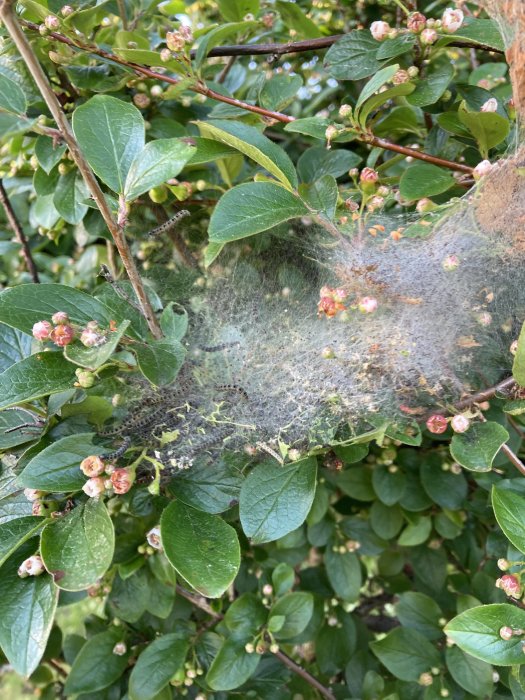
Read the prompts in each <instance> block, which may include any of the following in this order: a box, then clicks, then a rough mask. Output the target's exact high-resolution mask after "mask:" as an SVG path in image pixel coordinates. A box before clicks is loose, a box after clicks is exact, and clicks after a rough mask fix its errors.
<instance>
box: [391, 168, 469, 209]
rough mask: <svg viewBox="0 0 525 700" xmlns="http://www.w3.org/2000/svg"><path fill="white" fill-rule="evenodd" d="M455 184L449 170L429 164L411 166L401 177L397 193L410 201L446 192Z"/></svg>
mask: <svg viewBox="0 0 525 700" xmlns="http://www.w3.org/2000/svg"><path fill="white" fill-rule="evenodd" d="M455 184H456V181H455V179H454V176H453V175H452V173H451V172H450V170H444V169H443V168H439V167H438V166H437V165H432V164H431V163H419V164H417V165H411V166H410V167H409V168H407V169H406V170H405V172H404V173H403V175H402V176H401V181H400V183H399V192H400V193H401V196H402V197H403V198H404V199H408V200H410V201H412V200H414V199H421V198H423V197H431V196H432V195H436V194H441V192H446V191H447V190H449V189H450V188H451V187H453V186H454V185H455Z"/></svg>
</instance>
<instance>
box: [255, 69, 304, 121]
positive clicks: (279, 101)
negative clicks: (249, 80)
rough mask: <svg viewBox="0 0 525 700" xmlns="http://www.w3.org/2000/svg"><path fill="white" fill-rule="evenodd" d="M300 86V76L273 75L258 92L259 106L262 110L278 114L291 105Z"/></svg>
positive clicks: (301, 80)
mask: <svg viewBox="0 0 525 700" xmlns="http://www.w3.org/2000/svg"><path fill="white" fill-rule="evenodd" d="M302 84H303V79H302V78H301V76H300V75H286V74H284V73H282V74H280V75H274V76H272V77H271V78H270V80H267V81H266V82H265V83H264V85H263V86H262V88H261V89H260V90H259V104H260V105H261V107H264V109H270V110H272V111H274V112H280V111H281V110H282V109H284V108H285V107H288V105H290V104H292V102H293V101H294V99H295V96H296V94H297V91H298V90H299V88H300V87H301V86H302Z"/></svg>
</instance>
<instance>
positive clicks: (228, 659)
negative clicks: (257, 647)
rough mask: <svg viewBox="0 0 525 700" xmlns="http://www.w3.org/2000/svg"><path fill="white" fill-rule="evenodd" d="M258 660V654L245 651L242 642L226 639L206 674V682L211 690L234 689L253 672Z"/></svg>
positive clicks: (259, 658)
mask: <svg viewBox="0 0 525 700" xmlns="http://www.w3.org/2000/svg"><path fill="white" fill-rule="evenodd" d="M260 660H261V656H260V655H259V654H255V653H254V654H248V653H247V652H246V650H245V649H244V642H239V641H237V640H236V639H226V641H225V642H224V643H223V644H222V646H221V648H220V649H219V653H218V654H217V656H216V657H215V658H214V659H213V663H212V664H211V666H210V668H209V670H208V673H207V674H206V682H207V683H208V685H209V686H210V688H212V689H213V690H218V691H221V690H222V691H227V690H234V689H235V688H238V687H239V686H241V685H242V684H243V683H245V682H246V681H247V680H248V678H250V677H251V676H252V675H253V674H254V673H255V671H256V669H257V666H258V665H259V661H260Z"/></svg>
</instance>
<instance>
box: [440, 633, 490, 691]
mask: <svg viewBox="0 0 525 700" xmlns="http://www.w3.org/2000/svg"><path fill="white" fill-rule="evenodd" d="M445 653H446V663H447V670H448V672H449V673H450V675H451V676H452V678H453V679H454V680H455V681H456V683H457V684H458V685H459V686H461V687H462V688H463V689H464V690H466V691H467V693H471V694H472V695H473V696H474V697H476V698H489V697H491V696H492V692H493V687H494V680H493V677H492V676H493V669H492V666H491V665H490V664H487V663H485V662H484V661H480V660H479V659H475V658H472V656H470V655H469V654H465V652H464V651H462V650H461V649H460V648H459V647H456V646H453V647H447V649H446V652H445Z"/></svg>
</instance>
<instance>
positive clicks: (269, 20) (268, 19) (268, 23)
mask: <svg viewBox="0 0 525 700" xmlns="http://www.w3.org/2000/svg"><path fill="white" fill-rule="evenodd" d="M274 21H275V19H274V16H273V15H272V14H270V13H269V12H267V13H266V14H265V15H263V16H262V17H261V22H262V23H263V24H264V26H265V27H266V28H267V29H271V28H272V27H273V23H274Z"/></svg>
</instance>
